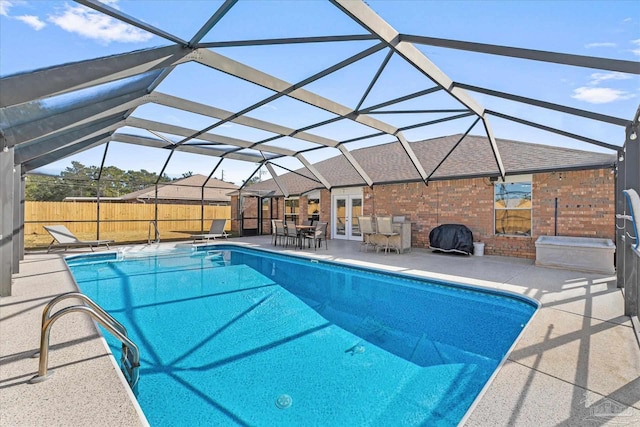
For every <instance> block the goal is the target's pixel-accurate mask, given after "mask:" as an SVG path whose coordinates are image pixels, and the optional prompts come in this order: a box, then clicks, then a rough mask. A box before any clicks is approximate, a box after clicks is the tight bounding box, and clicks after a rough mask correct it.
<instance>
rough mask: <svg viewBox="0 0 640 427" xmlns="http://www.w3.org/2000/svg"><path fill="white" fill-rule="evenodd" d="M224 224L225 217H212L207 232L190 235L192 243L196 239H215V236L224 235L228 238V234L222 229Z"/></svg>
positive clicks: (225, 221)
mask: <svg viewBox="0 0 640 427" xmlns="http://www.w3.org/2000/svg"><path fill="white" fill-rule="evenodd" d="M226 226H227V220H226V219H214V220H213V221H211V228H210V229H209V232H208V233H206V234H193V235H191V238H192V239H193V243H195V242H196V241H197V240H205V241H207V242H208V241H209V239H213V240H216V237H224V238H225V239H226V238H228V237H229V235H228V234H227V232H226V231H224V228H225V227H226Z"/></svg>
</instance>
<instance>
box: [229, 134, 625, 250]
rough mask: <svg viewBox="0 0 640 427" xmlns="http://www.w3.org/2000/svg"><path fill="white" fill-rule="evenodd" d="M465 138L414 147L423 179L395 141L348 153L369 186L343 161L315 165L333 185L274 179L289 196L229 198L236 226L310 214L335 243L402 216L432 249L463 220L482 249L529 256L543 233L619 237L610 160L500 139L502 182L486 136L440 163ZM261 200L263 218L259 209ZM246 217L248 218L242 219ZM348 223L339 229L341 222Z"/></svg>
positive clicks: (269, 191)
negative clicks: (376, 221)
mask: <svg viewBox="0 0 640 427" xmlns="http://www.w3.org/2000/svg"><path fill="white" fill-rule="evenodd" d="M460 137H461V135H451V136H447V137H440V138H435V139H430V140H426V141H420V142H414V143H411V147H412V149H413V150H414V152H415V153H416V156H417V157H418V160H419V161H420V163H421V164H422V165H423V167H424V169H425V170H426V171H427V172H429V171H433V170H434V169H435V173H433V175H432V176H431V179H430V180H429V182H428V184H425V183H424V182H423V181H422V180H421V179H420V175H419V174H418V172H417V171H416V170H415V168H414V166H413V165H412V164H411V162H410V160H409V158H408V157H407V155H406V154H405V153H404V151H402V148H401V147H400V145H399V144H384V145H378V146H375V147H370V148H363V149H359V150H353V151H352V154H353V157H354V158H355V159H356V160H357V162H358V163H359V164H360V165H361V166H362V168H363V169H364V170H365V171H366V173H367V174H369V176H370V177H371V179H372V180H373V185H372V186H368V185H367V184H366V182H365V181H364V180H363V178H362V177H361V176H360V175H359V174H358V172H357V171H356V170H355V169H354V168H353V167H352V166H351V164H350V163H348V161H347V160H346V159H344V157H342V156H339V157H334V158H331V159H327V160H324V161H321V162H319V163H316V164H314V166H315V167H316V169H317V171H318V172H319V173H320V174H321V175H322V176H323V177H325V178H326V179H327V180H328V181H329V182H330V184H331V189H330V190H328V189H326V188H325V187H324V186H323V185H322V184H320V183H319V182H318V180H316V179H315V178H314V176H313V175H312V174H311V173H310V172H309V171H308V170H306V169H300V170H297V171H295V172H296V173H291V172H289V173H286V174H283V175H281V176H279V177H278V178H279V182H280V183H281V185H282V186H283V187H284V188H286V190H287V191H288V192H289V197H286V198H285V197H284V196H283V193H282V191H281V190H280V188H279V187H278V186H277V185H276V183H275V182H274V181H273V180H267V181H264V182H262V183H258V184H254V185H252V186H251V187H248V188H247V189H246V190H243V192H242V194H243V195H244V196H249V197H243V198H242V199H243V201H242V206H243V207H242V208H241V210H242V212H239V203H238V195H234V196H232V202H231V209H232V212H231V216H232V218H233V219H234V220H233V224H232V228H233V229H234V230H240V227H241V226H242V224H241V222H240V219H241V218H243V217H244V218H246V217H251V218H252V219H253V220H254V222H253V224H254V225H255V224H256V221H257V220H258V219H261V222H262V225H263V227H262V228H261V229H259V230H260V232H261V233H262V234H268V233H269V232H270V225H269V219H271V218H280V219H283V218H284V219H286V220H288V221H293V222H296V223H299V222H301V221H302V220H305V219H308V218H311V217H313V218H315V219H319V220H322V221H327V222H328V223H329V224H330V225H329V228H328V230H330V237H331V238H333V239H336V238H341V239H349V240H361V239H362V237H361V236H360V233H359V232H358V229H357V226H355V227H354V226H353V225H354V224H355V223H356V222H357V219H356V217H357V216H358V215H403V216H405V219H406V220H407V221H410V222H411V246H412V247H418V248H426V247H428V246H429V241H428V238H429V237H428V236H429V231H430V230H431V229H432V228H434V227H436V226H438V225H440V224H446V223H457V224H464V225H466V226H467V227H469V228H470V229H471V231H472V232H473V235H474V240H475V241H481V242H484V243H485V253H487V254H492V255H506V256H516V257H524V258H535V241H536V239H537V238H538V237H539V236H541V235H554V234H557V235H564V236H580V237H602V238H610V239H614V236H615V220H614V217H615V204H614V194H615V174H614V172H615V162H616V156H614V155H609V154H602V153H594V152H589V151H580V150H574V149H567V148H559V147H551V146H546V145H540V144H530V143H524V142H518V141H511V140H501V139H498V140H497V144H498V148H499V152H500V154H501V157H502V161H503V163H504V166H505V169H506V173H507V176H506V179H505V181H504V182H503V181H502V179H500V178H499V173H498V169H497V167H496V162H495V159H494V158H493V154H492V153H491V151H490V150H487V149H486V148H487V146H488V144H489V142H488V140H487V139H486V138H485V137H480V136H467V137H465V138H464V139H463V141H462V143H461V144H460V145H459V146H458V147H457V148H456V149H455V150H454V151H453V152H452V154H451V155H450V156H449V157H448V158H446V160H445V161H444V162H443V163H442V164H441V165H440V166H439V167H438V164H439V163H440V162H441V161H442V159H443V158H445V157H446V154H447V153H448V152H449V151H450V150H451V148H452V147H453V146H454V144H455V143H456V142H457V141H458V140H459V139H460ZM258 203H261V204H262V206H261V209H260V212H261V215H255V216H251V215H252V214H247V213H248V212H257V211H258V210H259V209H258V207H259V206H258ZM245 221H246V220H245ZM345 223H346V224H351V225H352V226H347V227H345V226H344V224H345Z"/></svg>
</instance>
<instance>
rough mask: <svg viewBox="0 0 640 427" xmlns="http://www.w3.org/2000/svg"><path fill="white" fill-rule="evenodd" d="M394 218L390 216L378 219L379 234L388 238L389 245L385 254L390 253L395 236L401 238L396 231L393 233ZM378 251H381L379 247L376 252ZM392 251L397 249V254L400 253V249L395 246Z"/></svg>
mask: <svg viewBox="0 0 640 427" xmlns="http://www.w3.org/2000/svg"><path fill="white" fill-rule="evenodd" d="M392 220H393V218H391V217H390V216H382V217H380V216H379V217H376V223H377V224H378V233H377V234H380V235H382V236H384V237H386V238H387V245H386V246H385V248H384V252H385V253H388V252H389V247H390V246H389V243H390V241H391V238H392V237H394V236H399V234H398V233H396V232H395V231H393V221H392ZM378 249H380V247H379V246H378V247H377V248H376V252H378ZM391 249H395V250H396V252H397V253H400V249H399V248H398V247H397V246H393V247H391Z"/></svg>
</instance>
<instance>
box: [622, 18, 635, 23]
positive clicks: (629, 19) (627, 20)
mask: <svg viewBox="0 0 640 427" xmlns="http://www.w3.org/2000/svg"><path fill="white" fill-rule="evenodd" d="M631 21H633V19H632V18H624V19H623V20H622V22H631Z"/></svg>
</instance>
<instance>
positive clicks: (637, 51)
mask: <svg viewBox="0 0 640 427" xmlns="http://www.w3.org/2000/svg"><path fill="white" fill-rule="evenodd" d="M631 44H635V45H636V46H638V48H636V49H631V52H633V54H634V55H638V56H640V39H637V40H631Z"/></svg>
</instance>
